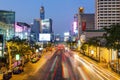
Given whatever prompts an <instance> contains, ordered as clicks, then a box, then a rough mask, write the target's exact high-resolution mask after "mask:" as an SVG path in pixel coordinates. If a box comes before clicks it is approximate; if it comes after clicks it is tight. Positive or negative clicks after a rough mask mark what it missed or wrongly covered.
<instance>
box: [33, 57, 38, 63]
mask: <svg viewBox="0 0 120 80" xmlns="http://www.w3.org/2000/svg"><path fill="white" fill-rule="evenodd" d="M38 60H39V57H34V58H32V59H31V62H32V63H36V62H37V61H38Z"/></svg>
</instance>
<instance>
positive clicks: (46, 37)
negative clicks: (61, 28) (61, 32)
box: [39, 33, 51, 41]
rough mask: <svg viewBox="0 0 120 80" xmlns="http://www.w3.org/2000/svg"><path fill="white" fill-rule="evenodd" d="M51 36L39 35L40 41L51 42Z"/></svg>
mask: <svg viewBox="0 0 120 80" xmlns="http://www.w3.org/2000/svg"><path fill="white" fill-rule="evenodd" d="M50 40H51V35H50V34H43V33H41V34H39V41H50Z"/></svg>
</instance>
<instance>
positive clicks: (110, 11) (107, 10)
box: [95, 0, 120, 29]
mask: <svg viewBox="0 0 120 80" xmlns="http://www.w3.org/2000/svg"><path fill="white" fill-rule="evenodd" d="M95 21H96V22H95V27H96V29H101V28H103V27H107V26H110V25H113V24H119V23H120V0H96V14H95Z"/></svg>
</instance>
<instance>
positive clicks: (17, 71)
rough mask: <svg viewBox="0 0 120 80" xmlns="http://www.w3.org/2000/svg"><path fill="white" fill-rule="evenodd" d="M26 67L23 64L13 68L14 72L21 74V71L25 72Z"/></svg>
mask: <svg viewBox="0 0 120 80" xmlns="http://www.w3.org/2000/svg"><path fill="white" fill-rule="evenodd" d="M23 71H24V69H23V66H17V67H15V68H13V71H12V72H13V74H20V73H21V72H23Z"/></svg>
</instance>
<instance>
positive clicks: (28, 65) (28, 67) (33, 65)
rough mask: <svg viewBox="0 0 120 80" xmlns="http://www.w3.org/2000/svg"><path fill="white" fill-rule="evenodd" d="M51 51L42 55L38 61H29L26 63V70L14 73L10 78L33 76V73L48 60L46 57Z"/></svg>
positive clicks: (23, 79) (19, 78)
mask: <svg viewBox="0 0 120 80" xmlns="http://www.w3.org/2000/svg"><path fill="white" fill-rule="evenodd" d="M49 53H50V52H46V53H44V54H43V55H42V57H41V58H40V60H39V61H38V62H36V63H31V62H28V63H26V64H25V67H24V72H22V73H20V74H13V75H12V78H11V79H10V80H27V77H28V76H32V74H34V73H36V72H37V71H38V70H39V69H40V68H41V67H42V66H43V65H44V64H45V63H46V61H47V59H46V58H45V57H46V55H48V54H49Z"/></svg>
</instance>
